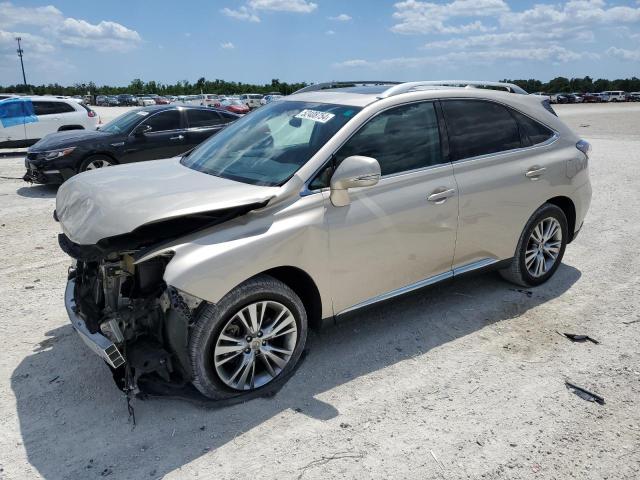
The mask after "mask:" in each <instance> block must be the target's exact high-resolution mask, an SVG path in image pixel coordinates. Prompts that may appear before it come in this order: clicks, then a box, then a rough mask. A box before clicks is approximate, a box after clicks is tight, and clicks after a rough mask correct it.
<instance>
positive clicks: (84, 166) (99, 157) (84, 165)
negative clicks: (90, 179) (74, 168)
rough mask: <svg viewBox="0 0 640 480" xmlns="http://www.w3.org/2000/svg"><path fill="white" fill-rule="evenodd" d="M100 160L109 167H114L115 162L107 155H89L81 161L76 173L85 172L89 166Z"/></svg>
mask: <svg viewBox="0 0 640 480" xmlns="http://www.w3.org/2000/svg"><path fill="white" fill-rule="evenodd" d="M100 160H101V161H104V162H107V163H109V165H116V161H115V160H114V159H113V158H111V157H110V156H108V155H91V156H90V157H87V158H85V159H84V160H83V161H82V163H81V164H80V168H78V173H81V172H86V171H87V169H88V168H89V165H91V164H92V163H93V162H96V161H100Z"/></svg>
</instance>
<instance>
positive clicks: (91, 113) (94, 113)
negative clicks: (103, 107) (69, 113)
mask: <svg viewBox="0 0 640 480" xmlns="http://www.w3.org/2000/svg"><path fill="white" fill-rule="evenodd" d="M87 115H89V118H93V117H95V116H96V115H97V114H96V112H94V111H93V110H89V111H87Z"/></svg>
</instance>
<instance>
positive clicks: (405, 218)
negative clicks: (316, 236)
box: [326, 102, 458, 314]
mask: <svg viewBox="0 0 640 480" xmlns="http://www.w3.org/2000/svg"><path fill="white" fill-rule="evenodd" d="M351 155H364V156H368V157H373V158H375V159H376V160H378V162H379V163H380V168H381V172H382V178H381V180H380V182H379V183H378V184H377V185H375V186H373V187H364V188H357V189H352V190H350V191H349V195H350V198H351V203H350V205H348V206H346V207H335V206H333V204H331V201H330V200H329V199H327V200H326V208H327V214H326V215H327V222H328V227H329V252H330V275H331V288H332V297H333V306H334V313H336V314H339V313H341V312H344V311H346V310H349V309H350V308H351V307H354V306H358V305H361V304H366V303H370V302H373V301H376V300H379V299H383V298H386V297H389V296H393V295H395V294H397V293H402V292H404V291H409V290H411V289H413V288H416V287H418V286H422V285H426V284H428V283H431V282H433V281H436V280H439V279H442V278H446V277H448V276H450V275H451V264H452V261H453V254H454V248H455V239H456V229H457V221H458V197H457V191H456V184H455V180H454V177H453V169H452V166H451V164H450V163H448V162H447V161H446V160H445V158H443V155H442V150H441V145H440V132H439V129H438V119H437V115H436V109H435V106H434V104H433V103H432V102H420V103H413V104H409V105H403V106H399V107H395V108H392V109H390V110H386V111H384V112H382V113H380V114H379V115H377V116H376V117H374V118H373V119H371V120H370V121H369V122H368V123H367V124H365V125H364V126H363V127H362V128H361V129H360V130H359V131H358V132H357V133H356V134H355V135H354V136H353V137H351V139H350V140H349V141H347V143H346V144H345V145H344V146H343V147H342V148H341V149H340V150H339V151H338V153H337V154H336V157H335V164H336V165H337V164H339V162H341V161H342V160H343V159H344V158H346V157H348V156H351Z"/></svg>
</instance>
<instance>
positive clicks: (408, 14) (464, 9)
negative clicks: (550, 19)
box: [391, 0, 509, 34]
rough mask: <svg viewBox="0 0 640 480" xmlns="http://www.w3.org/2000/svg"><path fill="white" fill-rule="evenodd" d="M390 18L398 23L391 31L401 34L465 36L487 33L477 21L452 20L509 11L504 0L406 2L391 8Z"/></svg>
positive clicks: (414, 0)
mask: <svg viewBox="0 0 640 480" xmlns="http://www.w3.org/2000/svg"><path fill="white" fill-rule="evenodd" d="M394 7H395V9H396V11H395V12H394V14H393V19H394V20H395V21H396V22H397V23H396V24H395V25H393V26H392V27H391V30H392V31H393V32H396V33H402V34H428V33H445V34H449V33H466V32H473V31H488V30H489V28H488V27H486V26H485V25H483V24H482V22H480V21H478V20H476V21H472V22H469V23H462V24H456V25H453V24H451V23H449V20H451V19H453V18H467V19H468V18H472V17H492V16H496V15H498V14H501V13H504V12H508V11H509V6H508V5H507V4H506V3H505V2H504V0H454V1H452V2H448V3H432V2H421V1H417V0H406V1H403V2H398V3H396V4H395V5H394Z"/></svg>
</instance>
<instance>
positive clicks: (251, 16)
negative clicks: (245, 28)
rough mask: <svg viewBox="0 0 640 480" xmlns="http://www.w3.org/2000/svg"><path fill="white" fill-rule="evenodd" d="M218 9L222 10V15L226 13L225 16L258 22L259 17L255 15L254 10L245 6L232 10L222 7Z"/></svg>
mask: <svg viewBox="0 0 640 480" xmlns="http://www.w3.org/2000/svg"><path fill="white" fill-rule="evenodd" d="M220 11H221V12H222V14H223V15H226V16H227V17H231V18H235V19H236V20H244V21H247V22H254V23H258V22H260V17H258V15H256V14H255V13H254V12H252V11H251V10H249V9H248V8H247V7H245V6H242V7H240V8H238V9H237V10H232V9H230V8H223V9H222V10H220Z"/></svg>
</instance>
